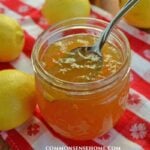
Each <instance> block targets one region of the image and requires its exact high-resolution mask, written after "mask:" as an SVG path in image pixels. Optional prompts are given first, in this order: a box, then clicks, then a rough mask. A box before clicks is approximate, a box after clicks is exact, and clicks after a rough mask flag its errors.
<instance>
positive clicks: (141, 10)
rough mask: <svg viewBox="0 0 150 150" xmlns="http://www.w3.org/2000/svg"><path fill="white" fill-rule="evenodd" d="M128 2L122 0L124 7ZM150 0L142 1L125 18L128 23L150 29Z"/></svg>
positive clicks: (121, 4) (121, 3)
mask: <svg viewBox="0 0 150 150" xmlns="http://www.w3.org/2000/svg"><path fill="white" fill-rule="evenodd" d="M126 2H127V0H120V6H121V7H122V6H123V5H124V4H125V3H126ZM149 9H150V0H140V1H139V2H138V3H137V4H136V6H134V7H133V8H132V9H131V10H130V11H129V12H128V13H127V14H126V16H125V19H126V21H127V22H128V23H129V24H131V25H133V26H136V27H139V28H150V13H149V11H150V10H149Z"/></svg>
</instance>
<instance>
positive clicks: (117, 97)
mask: <svg viewBox="0 0 150 150" xmlns="http://www.w3.org/2000/svg"><path fill="white" fill-rule="evenodd" d="M107 24H108V23H107V22H104V21H102V20H98V19H94V18H74V19H70V20H67V21H64V22H61V23H59V24H56V25H53V26H52V27H50V28H49V29H47V30H46V31H45V32H44V33H42V34H41V35H40V36H39V38H38V39H37V41H36V43H35V45H34V49H33V53H32V63H33V67H34V71H35V78H36V91H37V92H36V93H37V99H38V105H39V108H40V110H41V113H42V115H43V117H44V118H45V120H46V121H47V123H48V124H49V125H50V126H51V127H52V128H53V130H55V131H56V132H57V133H59V134H60V135H62V136H65V137H67V138H70V139H75V140H89V139H92V138H95V137H97V136H99V135H103V134H104V133H106V132H108V131H109V130H110V129H111V128H112V127H113V126H114V125H115V124H116V123H117V121H118V120H119V118H120V117H121V116H122V114H123V112H124V110H125V105H126V100H127V97H128V92H129V72H130V47H129V43H128V40H127V38H126V37H125V35H124V34H123V33H122V32H121V31H120V30H118V29H117V28H115V29H114V30H113V31H112V34H111V35H110V36H109V38H108V41H109V43H111V44H113V45H114V46H115V47H116V48H117V49H118V50H119V51H120V52H121V56H122V65H121V68H120V69H119V70H117V72H115V73H114V74H113V75H110V76H108V77H106V78H105V79H101V80H97V81H91V82H84V83H79V82H70V81H65V80H62V79H59V78H57V77H56V76H55V75H53V74H51V73H49V72H47V70H45V68H44V67H43V65H42V64H41V62H40V58H41V56H44V55H46V53H45V52H46V51H47V49H48V47H49V46H50V45H52V44H53V43H55V42H56V41H61V40H62V39H64V38H66V37H68V39H69V38H71V37H73V36H75V35H82V34H84V35H88V36H89V35H90V36H94V37H98V36H99V34H100V33H101V32H102V31H103V29H104V28H105V27H106V25H107ZM59 46H60V45H59ZM62 49H63V48H62ZM50 52H51V53H53V52H54V51H53V50H52V51H50ZM47 55H48V54H47ZM46 57H47V56H46ZM57 57H59V55H58V56H57ZM51 67H53V66H51Z"/></svg>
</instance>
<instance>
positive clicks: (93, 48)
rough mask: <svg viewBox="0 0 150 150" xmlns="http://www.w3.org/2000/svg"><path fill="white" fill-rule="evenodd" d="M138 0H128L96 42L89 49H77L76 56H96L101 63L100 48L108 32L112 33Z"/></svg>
mask: <svg viewBox="0 0 150 150" xmlns="http://www.w3.org/2000/svg"><path fill="white" fill-rule="evenodd" d="M138 1H139V0H128V1H127V3H126V4H125V5H124V6H123V7H122V8H121V9H120V11H119V12H118V13H117V14H116V16H115V17H114V18H113V19H112V20H111V22H110V23H109V24H108V25H107V27H106V28H105V29H104V30H103V32H102V33H101V34H100V37H99V38H98V40H97V42H96V43H95V44H94V45H93V46H90V47H87V46H85V47H77V48H75V49H74V50H75V51H78V54H79V55H80V56H81V57H83V58H87V57H89V56H90V55H89V54H96V55H95V57H97V58H98V60H100V61H101V62H102V59H103V56H102V53H101V51H102V47H103V45H104V43H105V41H106V40H107V38H108V36H109V34H110V32H111V31H112V29H113V27H114V26H115V25H116V24H117V22H118V21H119V20H120V19H121V17H122V16H124V15H125V14H126V13H127V12H128V10H129V9H131V8H132V7H133V6H134V5H135V4H136V3H137V2H138Z"/></svg>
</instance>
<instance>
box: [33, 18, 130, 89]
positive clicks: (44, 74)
mask: <svg viewBox="0 0 150 150" xmlns="http://www.w3.org/2000/svg"><path fill="white" fill-rule="evenodd" d="M77 20H90V21H97V22H99V23H102V24H105V25H106V24H108V23H109V22H107V21H104V20H101V19H96V18H91V17H76V18H71V19H67V20H63V21H61V22H59V23H56V24H54V25H52V26H51V27H49V28H48V29H47V30H45V31H44V32H42V33H41V34H40V36H39V37H38V39H37V40H36V42H35V44H34V47H33V51H32V54H31V61H32V65H33V69H34V71H35V72H36V71H37V69H38V73H39V74H40V75H41V77H43V78H44V79H45V80H46V81H48V82H50V83H51V81H52V80H51V79H53V81H55V84H56V85H54V86H57V84H60V85H62V84H63V85H67V86H69V88H70V87H74V86H76V88H77V87H79V88H80V87H86V86H87V85H88V86H92V85H98V84H100V83H101V85H103V86H106V85H108V84H110V83H111V82H113V81H116V80H117V75H119V73H120V72H121V71H122V68H124V66H125V65H126V63H127V61H128V58H130V55H131V54H130V51H129V50H130V45H129V41H128V39H127V37H126V36H125V35H124V33H123V32H122V31H120V30H119V29H118V28H117V27H114V30H115V31H117V33H118V34H119V36H121V38H123V40H124V42H125V44H126V45H125V46H126V49H127V56H126V57H125V60H124V62H123V64H122V66H121V67H120V68H119V69H118V70H117V71H116V72H115V73H114V74H112V75H110V76H108V77H107V78H104V79H100V80H96V81H90V82H70V81H66V80H62V79H59V78H57V77H55V76H53V75H52V74H50V73H48V72H47V71H46V70H45V69H44V68H43V67H42V66H41V64H40V62H39V60H38V57H37V56H38V55H37V54H36V52H37V51H38V50H39V48H37V47H38V46H37V45H39V43H40V44H41V45H42V44H43V43H44V42H42V43H41V41H40V38H41V37H43V36H45V35H46V34H47V33H48V31H49V30H53V29H55V28H56V29H57V27H58V26H60V25H62V24H65V23H68V22H70V21H77ZM81 26H84V24H83V25H82V24H81ZM59 29H61V28H59ZM55 31H56V30H54V32H55ZM112 32H113V31H112ZM34 64H36V66H35V65H34ZM115 76H116V78H114V77H115ZM63 87H64V86H63Z"/></svg>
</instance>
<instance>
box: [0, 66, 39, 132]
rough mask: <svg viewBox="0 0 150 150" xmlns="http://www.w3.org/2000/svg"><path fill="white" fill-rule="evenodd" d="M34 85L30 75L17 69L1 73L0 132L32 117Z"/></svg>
mask: <svg viewBox="0 0 150 150" xmlns="http://www.w3.org/2000/svg"><path fill="white" fill-rule="evenodd" d="M34 84H35V83H34V78H33V76H31V75H29V74H26V73H23V72H21V71H18V70H15V69H10V70H3V71H0V130H8V129H12V128H15V127H17V126H19V125H21V124H22V123H24V122H25V121H26V120H27V119H29V118H30V117H31V116H32V114H33V111H34V108H35V105H36V101H35V85H34Z"/></svg>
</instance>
